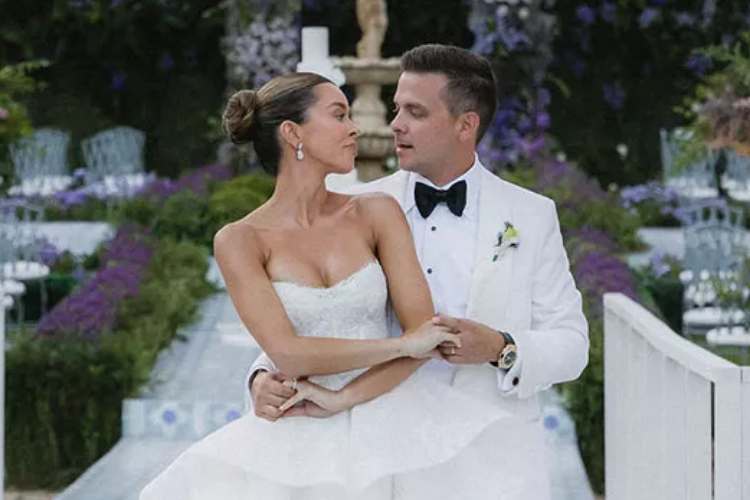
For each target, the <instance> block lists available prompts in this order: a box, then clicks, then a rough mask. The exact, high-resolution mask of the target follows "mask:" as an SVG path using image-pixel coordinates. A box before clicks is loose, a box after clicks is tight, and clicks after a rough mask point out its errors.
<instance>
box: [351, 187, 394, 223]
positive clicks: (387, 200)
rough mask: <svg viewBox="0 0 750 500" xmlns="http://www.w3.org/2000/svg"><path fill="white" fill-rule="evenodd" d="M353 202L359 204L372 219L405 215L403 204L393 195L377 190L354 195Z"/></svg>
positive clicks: (363, 212) (363, 211)
mask: <svg viewBox="0 0 750 500" xmlns="http://www.w3.org/2000/svg"><path fill="white" fill-rule="evenodd" d="M352 198H353V202H354V203H356V204H357V205H358V207H359V208H360V210H361V212H362V214H363V215H364V216H366V217H367V218H368V219H370V220H376V221H377V220H384V219H392V218H393V217H396V216H399V217H403V211H402V210H401V205H399V204H398V201H396V198H394V197H393V196H391V195H389V194H386V193H382V192H379V191H375V192H372V193H362V194H356V195H352Z"/></svg>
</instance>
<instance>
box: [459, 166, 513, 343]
mask: <svg viewBox="0 0 750 500" xmlns="http://www.w3.org/2000/svg"><path fill="white" fill-rule="evenodd" d="M508 194H509V193H508V190H507V189H504V185H503V183H502V181H501V180H500V179H498V178H497V177H496V176H495V174H493V173H491V172H490V171H488V170H486V169H484V168H482V184H481V189H480V192H479V213H478V216H479V227H478V234H477V246H476V251H475V255H474V270H473V272H472V283H471V290H470V293H469V301H468V307H467V311H466V315H467V317H468V318H469V319H473V320H475V321H480V322H483V323H486V324H489V325H492V326H494V327H496V328H501V327H503V325H504V323H506V312H507V306H508V300H509V298H510V288H511V283H512V282H513V281H512V279H513V259H514V258H515V255H516V249H514V248H508V249H507V250H506V251H505V252H504V253H503V254H502V255H500V256H499V257H498V259H497V260H493V258H494V256H495V255H496V254H497V250H498V248H497V246H496V245H497V243H498V236H499V235H500V234H501V233H502V232H503V231H504V230H505V223H506V222H510V223H514V220H513V210H512V206H511V205H512V204H511V200H510V199H509V198H508ZM519 229H520V230H522V228H519Z"/></svg>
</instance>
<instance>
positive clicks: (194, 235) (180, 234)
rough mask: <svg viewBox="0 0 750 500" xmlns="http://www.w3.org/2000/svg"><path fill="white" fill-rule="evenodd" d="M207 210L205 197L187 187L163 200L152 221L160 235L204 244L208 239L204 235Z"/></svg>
mask: <svg viewBox="0 0 750 500" xmlns="http://www.w3.org/2000/svg"><path fill="white" fill-rule="evenodd" d="M207 211H208V204H207V201H206V198H205V197H203V196H200V195H198V194H195V193H193V192H192V191H190V190H187V189H186V190H183V191H179V192H177V193H175V194H173V195H172V196H170V197H169V198H167V200H166V201H165V202H164V206H163V207H162V208H161V210H159V212H158V214H157V216H156V219H155V221H154V229H155V231H156V234H158V235H159V236H161V237H170V238H175V239H178V240H181V239H188V240H192V241H196V242H200V243H202V244H206V242H207V241H210V237H208V236H207V235H206V221H207ZM207 238H209V239H208V240H207Z"/></svg>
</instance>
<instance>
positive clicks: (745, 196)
mask: <svg viewBox="0 0 750 500" xmlns="http://www.w3.org/2000/svg"><path fill="white" fill-rule="evenodd" d="M726 156H727V170H726V172H725V173H724V175H723V176H722V184H723V185H724V187H725V188H726V190H727V192H728V193H729V196H730V197H731V198H732V199H734V200H736V201H739V202H741V203H750V157H747V156H744V155H740V154H738V153H737V152H736V151H734V150H733V149H730V150H727V151H726Z"/></svg>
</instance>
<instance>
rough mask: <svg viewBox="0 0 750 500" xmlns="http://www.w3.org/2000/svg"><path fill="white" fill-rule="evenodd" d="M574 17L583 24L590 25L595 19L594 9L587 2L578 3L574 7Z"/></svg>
mask: <svg viewBox="0 0 750 500" xmlns="http://www.w3.org/2000/svg"><path fill="white" fill-rule="evenodd" d="M576 17H577V18H578V20H579V21H581V22H582V23H583V24H585V25H587V26H590V25H592V24H594V22H595V21H596V11H595V10H594V9H592V8H591V7H590V6H588V5H587V4H583V5H579V6H578V8H577V9H576Z"/></svg>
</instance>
